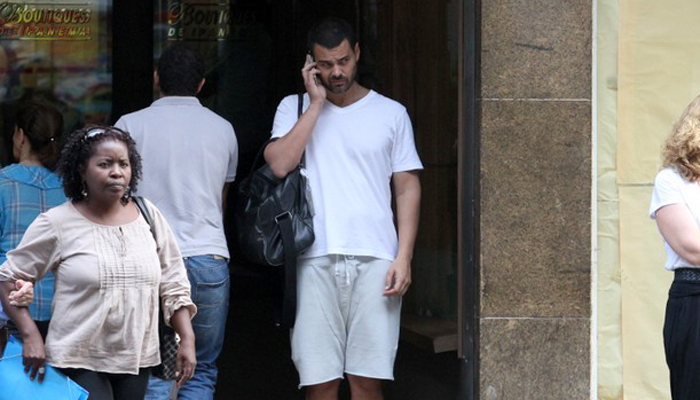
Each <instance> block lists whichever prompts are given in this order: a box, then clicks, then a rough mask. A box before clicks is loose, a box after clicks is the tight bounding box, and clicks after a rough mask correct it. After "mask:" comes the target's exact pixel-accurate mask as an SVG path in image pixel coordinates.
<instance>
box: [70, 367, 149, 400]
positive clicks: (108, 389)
mask: <svg viewBox="0 0 700 400" xmlns="http://www.w3.org/2000/svg"><path fill="white" fill-rule="evenodd" d="M58 370H59V371H61V372H62V373H63V374H65V375H66V376H68V377H69V378H71V379H72V380H74V381H75V382H76V383H77V384H78V385H80V386H82V387H83V388H84V389H85V390H87V391H88V392H89V393H90V396H89V398H90V399H91V400H92V399H95V400H141V399H143V398H144V396H145V395H146V386H148V377H149V376H151V369H150V368H141V369H140V370H139V374H138V375H129V374H107V373H104V372H95V371H90V370H87V369H74V368H59V369H58Z"/></svg>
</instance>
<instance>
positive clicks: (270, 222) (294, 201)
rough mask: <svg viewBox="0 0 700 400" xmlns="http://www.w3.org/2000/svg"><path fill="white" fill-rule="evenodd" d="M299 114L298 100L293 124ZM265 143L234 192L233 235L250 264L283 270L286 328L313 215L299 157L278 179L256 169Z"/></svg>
mask: <svg viewBox="0 0 700 400" xmlns="http://www.w3.org/2000/svg"><path fill="white" fill-rule="evenodd" d="M302 108H303V96H302V95H301V94H299V106H298V110H297V118H298V117H300V116H301V113H302ZM273 140H274V139H273ZM269 143H270V141H268V142H267V143H265V145H263V147H262V148H261V149H260V151H259V152H258V155H257V156H256V157H255V162H254V163H253V166H252V168H251V171H252V172H251V174H250V175H249V176H248V177H247V178H245V179H244V180H243V181H242V182H241V184H240V185H239V186H238V193H237V195H238V198H237V202H236V218H235V221H236V228H237V229H236V230H237V235H238V243H239V245H240V247H241V251H242V252H243V254H244V255H245V256H246V257H247V258H248V259H249V260H250V261H253V262H255V263H257V264H262V265H269V266H281V265H284V289H283V300H282V317H281V319H282V320H281V325H282V326H284V327H289V328H291V327H293V326H294V318H295V314H296V292H297V289H296V276H297V275H296V267H297V256H298V255H299V253H301V252H302V251H304V250H306V249H308V248H309V247H310V246H311V245H312V244H313V242H314V231H313V211H312V208H311V206H310V202H309V200H307V198H306V195H307V184H308V182H307V180H306V176H305V175H304V172H303V169H304V160H305V157H304V156H302V159H301V163H300V164H299V165H298V166H297V167H296V168H295V169H294V170H293V171H291V172H290V173H289V174H287V176H285V177H284V178H282V179H279V178H277V177H276V176H275V175H274V174H273V173H272V170H271V169H270V167H269V165H267V164H264V165H263V166H262V167H259V168H258V169H255V168H256V167H258V166H259V165H260V164H261V161H262V160H264V158H263V153H264V151H265V147H266V146H267V145H268V144H269ZM277 323H278V324H280V321H277Z"/></svg>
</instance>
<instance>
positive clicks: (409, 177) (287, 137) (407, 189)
mask: <svg viewBox="0 0 700 400" xmlns="http://www.w3.org/2000/svg"><path fill="white" fill-rule="evenodd" d="M308 47H309V50H310V54H309V56H307V60H306V63H305V65H304V67H303V68H302V70H301V73H302V77H303V79H304V84H305V87H306V90H307V93H306V95H305V96H304V112H303V114H302V115H301V116H300V117H299V118H298V120H297V96H288V97H286V98H285V99H283V100H282V102H281V103H280V105H279V107H278V108H277V114H276V115H275V121H274V125H273V129H272V137H273V138H278V139H277V140H275V141H273V142H271V143H270V144H269V145H268V146H267V148H266V149H265V159H266V161H267V162H268V164H269V165H270V167H271V169H272V171H273V172H274V173H275V175H277V176H279V177H283V176H285V175H286V174H287V173H289V172H290V171H292V170H293V169H294V168H295V167H296V166H297V164H298V163H299V161H300V159H301V157H302V153H304V152H305V164H306V169H307V173H308V180H309V186H310V189H311V196H312V200H313V201H312V203H313V206H314V211H315V215H314V233H315V236H316V240H315V242H314V244H313V245H312V246H311V247H310V248H309V249H308V250H306V251H305V252H304V253H302V254H301V255H300V259H299V264H298V273H297V277H298V292H297V293H298V306H297V314H296V322H295V325H294V328H293V330H292V335H291V340H292V359H293V360H294V364H295V366H296V368H297V371H298V372H299V379H300V386H302V387H305V388H306V397H307V399H336V398H337V395H338V387H339V383H340V380H341V379H343V377H344V376H347V377H348V380H349V383H350V389H351V391H352V395H353V398H359V399H381V398H382V385H381V380H384V379H393V366H394V359H395V357H396V349H397V345H398V336H399V322H400V310H401V296H402V295H403V294H404V293H406V290H407V289H408V286H409V285H410V282H411V259H412V256H413V248H414V244H415V238H416V233H417V229H418V214H419V205H420V193H421V191H420V182H419V179H418V172H417V171H418V170H420V169H422V168H423V166H422V164H421V162H420V159H419V158H418V154H417V152H416V147H415V143H414V138H413V129H412V127H411V121H410V119H409V117H408V114H407V112H406V109H405V107H403V106H402V105H401V104H399V103H397V102H395V101H393V100H390V99H388V98H386V97H384V96H382V95H380V94H378V93H376V92H374V91H372V90H369V89H367V88H365V87H363V86H361V85H360V84H358V83H357V82H356V81H355V77H356V75H357V61H358V60H359V58H360V47H359V45H358V44H357V43H356V41H355V35H354V32H353V29H352V27H351V26H350V25H349V24H348V23H347V22H346V21H343V20H340V19H335V18H329V19H325V20H323V21H321V22H320V23H319V24H317V25H316V26H315V27H313V28H312V29H311V30H310V32H309V38H308ZM392 185H393V189H394V200H395V202H396V223H397V226H396V227H395V226H394V215H393V212H392V208H391V203H392V190H391V188H392ZM397 228H398V235H397Z"/></svg>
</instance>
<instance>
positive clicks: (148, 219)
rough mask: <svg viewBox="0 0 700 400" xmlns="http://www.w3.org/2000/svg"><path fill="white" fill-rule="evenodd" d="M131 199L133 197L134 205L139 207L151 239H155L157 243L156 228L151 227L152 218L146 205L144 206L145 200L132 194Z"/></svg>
mask: <svg viewBox="0 0 700 400" xmlns="http://www.w3.org/2000/svg"><path fill="white" fill-rule="evenodd" d="M132 199H134V203H136V207H138V208H139V211H141V215H143V218H144V219H145V220H146V222H147V223H148V227H149V228H151V234H152V235H153V239H154V240H155V241H156V244H157V243H158V238H157V237H156V230H155V228H154V227H153V218H152V217H151V213H150V212H149V211H148V207H146V202H145V201H143V197H141V196H133V197H132Z"/></svg>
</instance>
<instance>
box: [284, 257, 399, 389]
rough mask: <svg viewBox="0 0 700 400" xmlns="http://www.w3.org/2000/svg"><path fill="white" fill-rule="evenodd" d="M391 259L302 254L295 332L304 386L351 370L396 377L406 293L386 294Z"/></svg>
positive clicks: (294, 354) (294, 356)
mask: <svg viewBox="0 0 700 400" xmlns="http://www.w3.org/2000/svg"><path fill="white" fill-rule="evenodd" d="M390 265H391V262H390V261H388V260H382V259H377V258H373V257H359V256H354V257H353V256H344V255H329V256H324V257H317V258H312V259H306V260H300V262H299V265H298V270H297V277H298V282H297V294H298V298H297V302H298V303H297V315H296V322H295V324H294V329H293V330H292V332H291V340H292V360H293V361H294V365H295V366H296V368H297V371H298V372H299V386H300V387H301V386H309V385H316V384H320V383H325V382H330V381H332V380H335V379H338V378H343V375H344V374H345V373H347V374H350V375H356V376H362V377H368V378H376V379H390V380H393V379H394V359H395V358H396V349H397V347H398V340H399V328H400V326H399V325H400V319H401V298H400V297H396V296H394V297H386V296H384V281H385V278H386V273H387V271H388V270H389V266H390Z"/></svg>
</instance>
